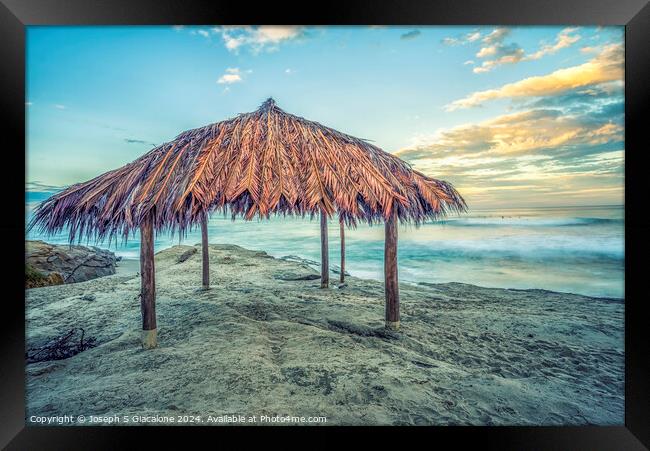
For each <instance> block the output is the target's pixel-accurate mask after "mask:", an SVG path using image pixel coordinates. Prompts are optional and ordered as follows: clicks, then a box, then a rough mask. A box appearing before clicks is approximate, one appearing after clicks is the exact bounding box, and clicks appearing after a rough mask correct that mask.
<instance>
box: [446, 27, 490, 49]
mask: <svg viewBox="0 0 650 451" xmlns="http://www.w3.org/2000/svg"><path fill="white" fill-rule="evenodd" d="M479 39H481V33H480V32H479V31H477V30H475V31H472V32H470V33H466V34H464V35H462V36H458V37H455V38H452V37H447V38H444V39H443V40H442V43H443V44H445V45H449V46H455V45H466V44H471V43H472V42H475V41H478V40H479Z"/></svg>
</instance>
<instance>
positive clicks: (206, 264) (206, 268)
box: [201, 213, 210, 289]
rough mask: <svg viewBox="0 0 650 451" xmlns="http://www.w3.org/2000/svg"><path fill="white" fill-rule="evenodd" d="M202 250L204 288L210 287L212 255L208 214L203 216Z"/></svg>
mask: <svg viewBox="0 0 650 451" xmlns="http://www.w3.org/2000/svg"><path fill="white" fill-rule="evenodd" d="M201 252H202V254H203V288H205V289H208V288H210V255H209V253H208V252H209V249H208V215H207V213H206V214H205V215H204V216H203V217H202V218H201Z"/></svg>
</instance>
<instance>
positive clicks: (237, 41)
mask: <svg viewBox="0 0 650 451" xmlns="http://www.w3.org/2000/svg"><path fill="white" fill-rule="evenodd" d="M212 31H213V33H215V34H220V35H221V38H222V40H223V43H224V45H225V47H226V49H228V50H229V51H231V52H235V53H237V52H238V51H239V50H240V49H241V48H249V49H250V50H251V51H252V52H253V53H259V52H261V51H274V50H277V49H278V48H279V45H280V44H282V43H284V42H288V41H291V40H294V39H298V38H301V37H303V36H304V35H305V31H304V28H303V27H299V26H278V25H262V26H258V27H250V26H246V27H232V26H222V27H215V28H213V29H212Z"/></svg>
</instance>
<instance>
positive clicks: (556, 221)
mask: <svg viewBox="0 0 650 451" xmlns="http://www.w3.org/2000/svg"><path fill="white" fill-rule="evenodd" d="M429 224H431V225H436V224H441V225H445V226H452V227H487V226H490V227H567V226H569V227H570V226H593V225H619V224H620V225H623V224H624V220H623V219H618V218H580V217H575V218H524V217H517V218H513V217H506V216H501V217H496V216H495V217H475V218H460V219H445V220H440V221H436V222H435V223H429Z"/></svg>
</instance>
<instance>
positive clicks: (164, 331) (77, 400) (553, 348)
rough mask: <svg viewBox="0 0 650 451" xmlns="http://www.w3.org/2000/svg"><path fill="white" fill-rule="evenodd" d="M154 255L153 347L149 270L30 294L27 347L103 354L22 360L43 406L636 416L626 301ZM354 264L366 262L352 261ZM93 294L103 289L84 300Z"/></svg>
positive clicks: (271, 262) (31, 399)
mask: <svg viewBox="0 0 650 451" xmlns="http://www.w3.org/2000/svg"><path fill="white" fill-rule="evenodd" d="M188 247H189V246H175V247H173V248H171V249H167V250H165V251H162V252H161V253H159V254H157V255H156V265H157V267H156V275H157V280H156V284H157V290H158V291H157V293H158V299H157V313H158V328H159V347H158V348H156V349H154V350H143V349H141V347H140V331H139V327H140V324H141V323H140V307H139V299H138V293H139V284H140V279H139V278H138V277H137V275H136V274H135V273H133V272H129V271H125V270H122V271H120V270H118V273H117V274H115V275H112V276H107V277H102V278H99V279H95V280H91V281H87V282H82V283H77V284H69V285H60V286H53V287H45V288H35V289H31V290H27V295H26V306H27V307H26V317H27V346H28V348H30V347H31V348H33V347H38V346H42V345H43V344H44V343H46V342H48V341H49V340H51V339H52V338H53V337H57V336H60V335H62V334H64V333H65V332H66V331H67V330H70V329H72V328H75V327H83V328H84V330H85V332H86V334H88V335H89V336H92V337H95V338H96V340H97V343H98V346H97V347H95V348H92V349H89V350H86V351H83V352H81V353H79V354H77V355H75V356H73V357H70V358H68V359H64V360H55V361H45V362H38V363H31V364H29V365H27V369H26V373H27V421H28V422H29V421H30V417H32V416H33V415H40V416H53V415H72V416H75V417H76V416H78V415H84V416H85V417H86V418H88V417H90V416H92V415H97V416H106V417H107V416H113V415H117V416H120V417H121V416H133V415H139V416H142V415H168V416H172V417H178V416H179V415H195V416H201V418H202V419H201V420H200V421H201V422H202V424H206V423H205V421H206V418H207V417H208V416H209V415H211V416H212V417H219V416H222V415H244V416H247V417H248V416H252V415H256V416H257V417H258V418H259V417H260V416H261V415H268V416H272V417H273V416H277V415H280V416H283V415H292V416H305V417H309V416H325V417H326V418H327V423H326V424H346V425H347V424H350V425H361V424H370V425H374V424H418V425H420V424H422V425H448V424H463V425H465V424H475V425H559V424H574V425H575V424H599V425H605V424H608V425H609V424H622V423H623V406H624V402H623V401H624V398H623V395H624V393H623V383H624V352H623V313H624V303H623V301H622V300H616V299H602V298H589V297H585V296H578V295H572V294H563V293H554V292H548V291H542V290H503V289H488V288H481V287H477V286H472V285H465V284H437V285H428V284H419V285H406V284H404V285H402V286H401V295H402V306H401V310H402V318H401V319H402V327H403V330H402V332H400V333H389V332H386V331H385V330H384V329H383V314H384V310H383V309H384V299H383V285H382V284H381V283H379V282H376V281H372V280H363V279H359V278H355V277H349V278H348V279H347V281H348V283H347V286H345V287H343V288H338V287H336V286H334V287H333V288H330V289H328V290H321V289H320V288H319V280H291V279H300V278H302V277H301V276H304V275H308V274H313V273H314V270H313V269H311V268H310V267H308V266H306V265H303V264H301V263H299V262H294V261H284V260H280V259H274V258H272V257H270V256H268V255H266V254H264V253H260V252H255V251H249V250H246V249H243V248H241V247H237V246H232V245H211V246H210V252H211V254H210V255H211V280H212V283H213V285H214V286H213V288H212V289H211V290H209V291H202V290H200V284H201V266H200V265H201V259H200V252H198V253H196V254H194V255H193V256H192V257H191V258H189V259H188V260H187V261H185V262H183V263H177V258H178V256H179V255H181V254H182V253H183V252H184V251H186V250H187V249H188ZM351 270H353V268H351ZM88 294H92V295H94V296H85V295H88ZM217 424H219V423H217Z"/></svg>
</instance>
